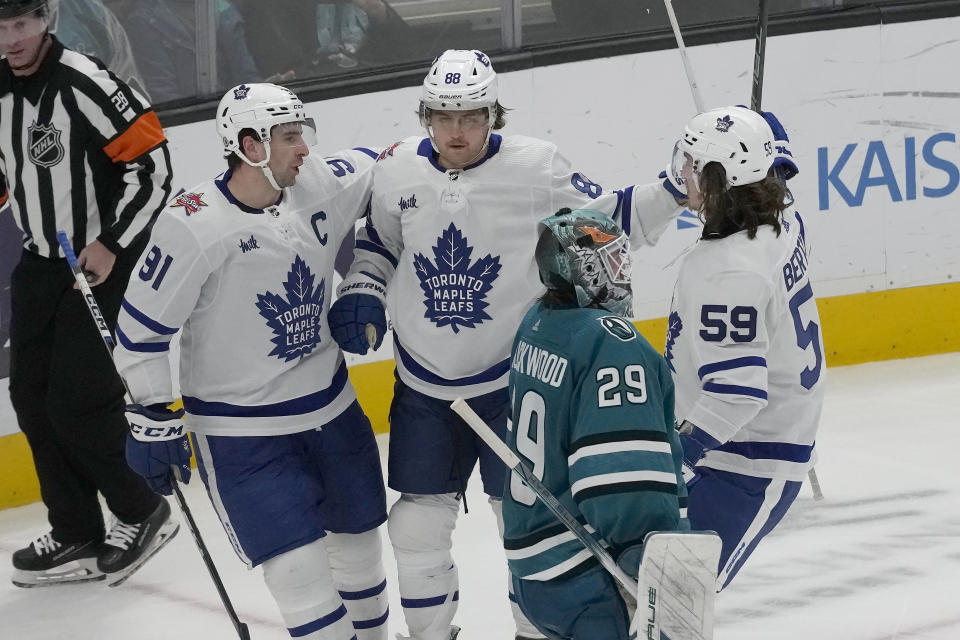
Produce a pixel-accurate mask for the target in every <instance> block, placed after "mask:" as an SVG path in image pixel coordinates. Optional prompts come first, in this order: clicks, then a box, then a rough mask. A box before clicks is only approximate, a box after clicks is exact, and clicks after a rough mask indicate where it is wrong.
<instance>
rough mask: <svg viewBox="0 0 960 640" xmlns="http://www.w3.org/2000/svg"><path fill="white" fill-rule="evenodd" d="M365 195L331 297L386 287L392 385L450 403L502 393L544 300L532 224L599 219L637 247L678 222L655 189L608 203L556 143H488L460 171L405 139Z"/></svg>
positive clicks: (616, 195)
mask: <svg viewBox="0 0 960 640" xmlns="http://www.w3.org/2000/svg"><path fill="white" fill-rule="evenodd" d="M373 189H374V194H373V198H372V200H371V212H370V215H369V217H368V219H367V224H366V225H365V227H364V228H362V229H360V230H359V231H358V234H357V244H356V251H355V260H354V263H353V266H352V268H351V270H350V273H349V274H348V276H347V278H345V280H344V283H343V284H342V285H341V287H340V289H339V292H340V294H341V295H342V294H343V293H344V292H345V291H348V290H350V288H352V287H360V286H366V287H369V284H370V283H379V284H380V285H381V287H382V286H385V285H386V284H387V283H389V286H387V287H386V289H387V293H386V304H387V311H388V313H389V316H390V319H391V321H392V323H393V330H394V353H395V357H396V362H397V371H398V374H399V376H400V378H401V379H402V380H403V382H404V383H405V384H407V385H408V386H410V387H412V388H414V389H416V390H417V391H420V392H421V393H425V394H427V395H429V396H432V397H435V398H441V399H448V400H452V399H454V398H456V397H458V396H460V397H473V396H477V395H481V394H484V393H489V392H491V391H494V390H496V389H502V388H503V387H505V386H506V385H507V372H508V371H509V368H510V367H509V353H510V344H511V342H512V340H513V336H514V335H515V333H516V330H517V326H518V325H519V323H520V320H521V319H522V318H523V314H524V312H526V310H527V309H528V308H529V307H530V304H531V303H532V301H533V300H534V299H535V298H536V297H537V296H539V295H540V294H541V293H542V292H543V286H542V285H541V283H540V278H539V276H538V272H537V266H536V262H535V260H534V250H535V248H536V245H537V223H538V222H539V221H540V220H542V219H543V218H545V217H547V216H549V215H552V214H553V213H556V211H557V210H558V209H560V208H561V207H570V208H572V209H576V208H591V209H596V210H599V211H603V212H604V213H607V214H608V215H610V216H611V217H613V218H614V219H615V220H617V222H618V223H619V224H620V225H621V226H622V227H623V228H624V230H625V231H626V232H627V233H629V234H630V238H631V241H632V242H633V244H634V246H639V245H642V244H648V243H653V242H655V241H656V239H657V238H659V237H660V234H661V233H662V232H663V230H664V229H665V228H666V226H667V223H668V222H669V220H670V219H671V217H673V215H675V214H676V213H678V212H679V207H677V204H676V201H675V200H674V199H673V197H672V196H670V195H669V194H668V193H667V192H666V191H665V190H664V189H662V188H661V187H660V185H659V184H651V185H646V186H642V187H640V186H637V187H634V186H631V187H628V188H626V189H622V190H618V191H614V192H611V193H604V192H603V189H602V188H601V187H600V185H598V184H596V183H593V182H591V181H590V180H588V179H587V178H586V177H584V176H583V174H581V173H578V172H576V171H574V170H573V169H572V168H571V166H570V164H569V163H568V162H567V160H566V159H565V158H564V157H563V156H562V155H560V153H559V152H558V151H557V148H556V146H555V145H554V144H552V143H549V142H545V141H543V140H538V139H535V138H528V137H525V136H508V137H501V136H499V135H496V134H494V135H491V136H490V144H489V147H488V150H487V152H486V155H485V156H484V157H483V158H482V159H481V160H479V161H478V162H476V163H475V164H473V165H470V166H468V167H467V168H465V169H463V170H446V169H444V168H443V167H441V166H440V165H439V164H438V163H437V161H436V160H435V158H434V154H433V149H432V146H431V144H430V140H429V139H428V138H418V137H414V138H407V139H406V140H403V141H402V142H399V143H397V144H395V145H394V146H393V147H391V148H389V149H387V150H386V151H384V152H383V153H382V154H381V157H380V159H379V160H378V163H377V167H376V169H375V170H374V186H373ZM373 286H376V285H373ZM366 292H370V290H369V288H368V289H367V291H366Z"/></svg>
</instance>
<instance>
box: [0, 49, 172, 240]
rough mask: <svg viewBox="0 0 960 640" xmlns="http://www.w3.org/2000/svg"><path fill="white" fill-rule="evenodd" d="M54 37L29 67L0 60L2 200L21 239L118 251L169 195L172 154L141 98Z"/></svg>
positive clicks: (111, 75)
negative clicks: (63, 235) (62, 239)
mask: <svg viewBox="0 0 960 640" xmlns="http://www.w3.org/2000/svg"><path fill="white" fill-rule="evenodd" d="M50 37H51V38H53V45H52V47H51V48H50V50H49V51H48V52H47V56H46V58H45V59H44V61H43V63H41V66H40V68H39V69H38V70H37V71H36V72H35V73H34V74H32V75H30V76H25V77H18V76H14V75H13V73H12V72H11V70H10V66H9V64H8V63H7V61H6V60H3V61H0V171H2V174H3V176H2V177H3V180H4V184H3V185H2V187H0V193H2V194H3V195H2V196H0V206H2V205H4V204H5V203H6V202H8V201H9V203H10V205H11V207H12V209H13V214H14V219H15V220H16V222H17V225H18V226H19V227H20V230H21V231H22V232H23V245H24V247H26V248H27V249H28V250H29V251H32V252H33V253H36V254H38V255H41V256H45V257H48V258H57V257H63V254H62V251H61V249H60V245H59V243H58V242H57V237H56V233H57V231H58V230H64V231H66V232H67V236H68V237H70V238H71V242H72V244H73V246H74V247H75V248H76V250H77V253H79V252H80V249H82V248H83V247H85V246H87V244H89V243H91V242H93V241H94V240H99V241H100V242H102V243H103V244H104V245H105V246H106V247H107V248H108V249H110V250H111V251H112V252H114V253H119V252H120V250H121V249H122V248H123V247H126V246H127V245H128V244H129V243H130V242H131V241H132V240H133V239H134V238H135V237H136V236H137V234H139V233H140V232H141V231H143V230H144V229H145V228H147V227H148V226H149V225H150V224H151V222H152V221H153V219H154V218H155V217H156V216H157V213H158V212H159V211H160V208H161V207H162V206H163V204H164V202H166V200H167V199H168V197H169V196H170V181H171V168H170V153H169V151H168V149H167V140H166V137H165V136H164V134H163V129H162V128H161V126H160V121H159V120H158V119H157V116H156V114H155V113H154V112H153V110H152V109H151V108H150V105H149V104H147V101H146V100H145V99H144V98H143V96H141V95H140V94H138V93H137V92H136V91H134V90H132V89H131V88H130V87H128V86H127V85H126V84H124V83H123V81H121V80H120V79H119V78H117V76H115V75H114V74H113V73H112V72H110V71H109V70H108V69H107V68H106V67H104V66H103V64H102V63H101V62H100V61H99V60H97V59H95V58H90V57H88V56H85V55H83V54H80V53H77V52H76V51H72V50H70V49H66V48H65V47H64V46H63V45H62V44H61V43H60V42H59V41H58V40H57V39H56V38H55V37H54V36H50Z"/></svg>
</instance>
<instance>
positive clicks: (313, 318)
mask: <svg viewBox="0 0 960 640" xmlns="http://www.w3.org/2000/svg"><path fill="white" fill-rule="evenodd" d="M313 282H314V276H313V273H311V272H310V267H308V266H307V263H306V262H304V261H303V260H302V259H301V258H300V256H296V258H295V259H294V261H293V264H292V265H290V271H289V272H288V273H287V279H286V281H285V282H284V283H283V290H284V294H285V295H280V294H276V293H273V292H271V291H266V292H265V293H258V294H257V308H258V309H259V310H260V315H261V316H263V317H264V318H266V320H267V326H268V327H270V328H271V329H272V330H273V334H274V337H273V338H271V339H270V342H272V343H273V344H274V347H273V350H272V351H270V353H268V354H267V355H269V356H276V357H277V358H280V359H282V360H285V361H287V362H289V361H291V360H294V359H296V358H299V357H302V356H305V355H307V354H309V353H310V352H311V351H313V350H314V348H315V347H316V346H317V345H318V344H320V326H321V320H322V319H323V298H324V295H325V294H324V291H325V280H323V279H321V280H320V283H319V284H318V285H317V286H316V288H314V286H313Z"/></svg>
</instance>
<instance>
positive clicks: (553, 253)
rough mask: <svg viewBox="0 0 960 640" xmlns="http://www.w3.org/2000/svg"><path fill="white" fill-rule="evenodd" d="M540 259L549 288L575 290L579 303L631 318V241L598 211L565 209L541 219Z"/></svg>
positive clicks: (543, 277) (542, 272)
mask: <svg viewBox="0 0 960 640" xmlns="http://www.w3.org/2000/svg"><path fill="white" fill-rule="evenodd" d="M539 230H540V234H539V240H538V242H537V250H536V259H537V267H538V269H539V270H540V281H541V282H542V283H543V284H544V286H546V287H547V288H548V289H553V290H558V291H567V292H570V291H571V290H572V292H573V294H574V295H575V296H576V302H577V306H580V307H595V308H600V309H606V310H607V311H609V312H611V313H615V314H617V315H619V316H622V317H625V318H628V317H630V316H631V315H632V311H633V295H632V293H631V289H630V274H631V264H630V240H629V239H628V238H627V236H626V234H625V233H624V232H623V230H621V229H620V227H618V226H617V224H616V223H615V222H613V221H612V220H611V219H610V218H608V217H607V216H606V215H604V214H603V213H600V212H599V211H592V210H590V209H575V210H573V211H571V210H570V209H561V210H560V211H558V212H557V213H556V214H555V215H552V216H550V217H549V218H545V219H543V220H541V221H540V225H539Z"/></svg>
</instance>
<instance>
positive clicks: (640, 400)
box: [503, 303, 689, 580]
mask: <svg viewBox="0 0 960 640" xmlns="http://www.w3.org/2000/svg"><path fill="white" fill-rule="evenodd" d="M510 397H511V399H512V406H511V419H510V422H509V423H508V433H507V444H508V445H509V446H510V448H511V449H513V451H515V452H516V453H517V454H518V455H519V456H520V457H521V458H522V459H523V460H524V461H526V463H527V464H528V465H529V466H530V468H531V469H532V470H533V473H534V474H535V475H536V476H537V477H538V478H539V479H540V480H541V481H542V482H543V484H544V485H545V486H546V487H547V489H549V490H550V492H551V493H553V495H554V496H556V497H557V499H558V500H559V501H560V502H561V503H562V504H563V505H564V506H565V507H566V508H567V509H569V510H570V512H571V513H572V514H574V516H576V517H577V518H578V519H579V520H580V522H581V524H584V525H585V526H586V528H587V530H588V531H590V533H591V534H593V535H594V536H596V537H597V540H598V542H600V543H601V544H602V545H604V546H605V547H608V549H609V550H610V552H611V555H613V557H614V558H616V559H617V561H618V563H619V564H620V565H621V566H622V567H623V568H624V570H626V571H628V572H630V573H632V574H633V575H636V573H637V567H638V566H639V562H640V556H641V551H642V543H643V537H644V536H645V535H646V534H647V533H649V532H650V531H671V530H679V529H688V528H689V524H688V523H687V521H686V513H685V511H686V496H687V492H686V485H685V484H684V482H683V476H682V473H681V470H680V461H681V459H682V457H683V451H682V449H681V446H680V440H679V438H678V437H677V432H676V429H675V428H674V415H673V381H672V380H671V377H670V371H669V369H667V365H666V362H665V361H664V359H663V357H662V356H661V355H660V354H659V353H658V352H657V351H656V350H655V349H653V347H651V346H650V344H649V343H648V342H647V341H646V340H645V339H644V338H643V337H642V336H641V335H640V334H639V333H638V332H637V331H636V329H635V328H634V327H633V325H632V324H630V322H629V321H627V320H625V319H623V318H620V317H618V316H614V315H611V314H610V312H608V311H605V310H602V309H559V310H557V309H548V308H545V307H543V305H542V304H539V303H538V304H536V305H535V306H534V307H533V308H532V309H531V310H530V311H529V312H528V313H527V315H526V317H525V318H524V319H523V323H522V325H521V327H520V330H519V331H518V333H517V337H516V341H515V342H514V344H513V351H512V356H511V368H510ZM503 520H504V547H505V548H506V550H507V559H508V562H509V564H510V571H511V572H512V573H513V574H514V575H516V576H518V577H520V578H523V579H526V580H551V579H554V578H565V577H572V576H573V575H575V574H576V573H578V572H580V571H583V570H585V569H587V568H589V567H591V566H594V565H596V563H597V561H596V559H595V558H594V556H593V555H592V554H591V553H590V552H589V551H587V550H586V549H584V547H583V545H582V544H581V543H580V542H579V540H577V539H576V538H575V537H574V535H573V534H572V533H570V532H569V531H567V529H566V528H565V527H564V526H563V525H562V524H560V523H559V522H558V521H557V518H556V516H554V515H553V513H552V512H551V511H550V510H549V509H548V508H547V507H546V506H545V505H544V503H543V502H542V501H541V500H539V499H537V498H536V496H535V494H534V493H533V491H532V490H531V489H530V488H529V487H528V486H527V485H526V484H525V483H524V482H523V481H522V480H521V479H520V477H519V476H518V475H517V474H515V473H514V474H512V475H511V477H510V482H509V486H508V487H507V488H506V490H505V491H504V496H503Z"/></svg>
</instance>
